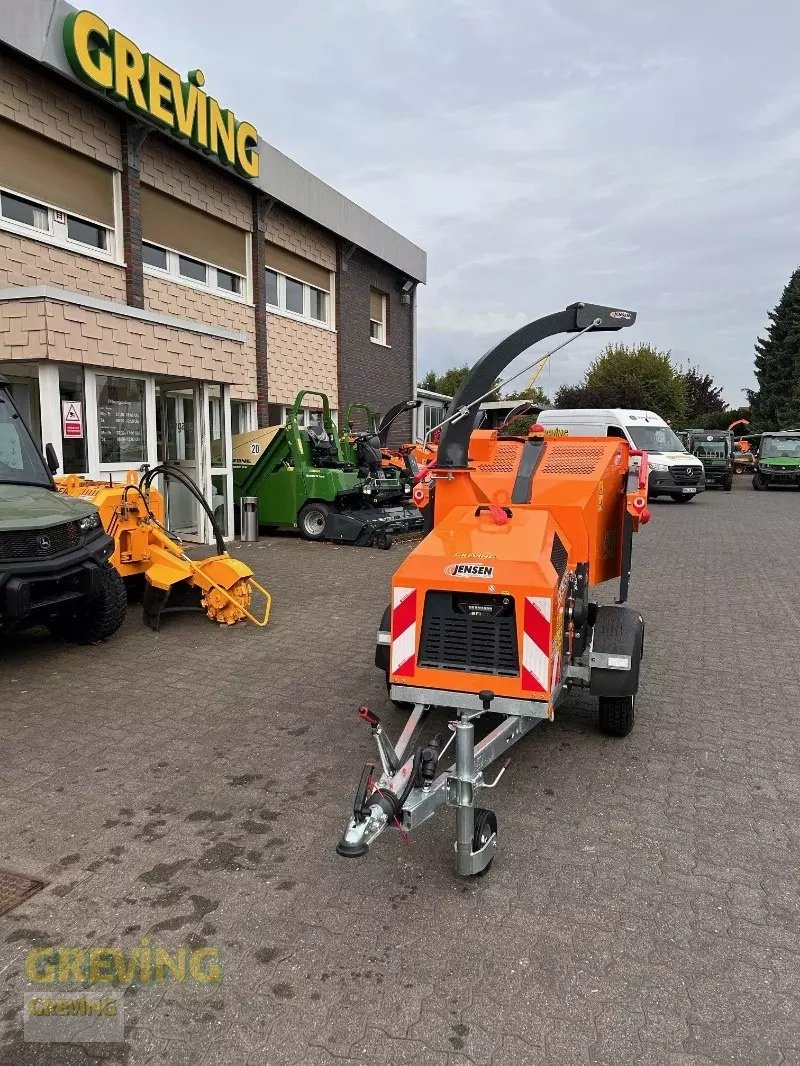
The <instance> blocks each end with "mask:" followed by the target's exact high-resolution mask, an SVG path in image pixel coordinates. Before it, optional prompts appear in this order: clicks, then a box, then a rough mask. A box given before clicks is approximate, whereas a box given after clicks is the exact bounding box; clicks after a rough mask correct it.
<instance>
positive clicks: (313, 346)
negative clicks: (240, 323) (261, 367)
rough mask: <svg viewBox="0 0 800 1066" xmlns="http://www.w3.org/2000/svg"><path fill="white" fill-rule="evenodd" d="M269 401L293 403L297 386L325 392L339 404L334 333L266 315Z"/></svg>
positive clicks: (334, 405) (280, 317)
mask: <svg viewBox="0 0 800 1066" xmlns="http://www.w3.org/2000/svg"><path fill="white" fill-rule="evenodd" d="M267 333H268V335H269V402H270V403H282V404H292V403H294V398H295V396H296V395H297V393H298V392H299V391H300V389H304V388H315V389H320V390H321V391H322V392H324V393H325V394H326V395H327V396H328V399H329V400H330V402H331V407H335V408H338V406H339V401H338V392H339V390H338V387H337V380H336V334H335V333H333V332H332V331H331V330H326V329H320V328H319V327H318V326H309V325H306V324H305V323H303V322H295V321H294V320H293V319H290V318H284V317H283V316H282V315H273V314H268V315H267Z"/></svg>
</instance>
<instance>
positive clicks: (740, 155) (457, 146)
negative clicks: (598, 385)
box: [93, 0, 800, 406]
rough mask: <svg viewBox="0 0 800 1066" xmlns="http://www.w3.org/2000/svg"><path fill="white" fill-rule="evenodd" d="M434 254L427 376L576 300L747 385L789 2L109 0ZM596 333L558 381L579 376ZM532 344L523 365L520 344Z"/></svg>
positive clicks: (779, 185)
mask: <svg viewBox="0 0 800 1066" xmlns="http://www.w3.org/2000/svg"><path fill="white" fill-rule="evenodd" d="M93 9H94V10H97V11H98V13H99V14H102V15H103V16H104V17H105V18H106V19H107V20H108V21H109V22H110V23H111V24H112V25H115V26H117V27H119V29H121V30H123V32H126V33H128V34H129V35H130V36H131V37H133V39H134V40H135V41H136V42H137V44H139V46H140V47H141V48H142V49H144V50H150V51H152V52H153V53H154V54H156V55H158V56H159V57H160V58H162V59H164V60H166V61H167V62H168V63H170V64H171V65H172V66H175V67H176V68H177V69H179V70H181V71H184V72H185V71H187V70H189V69H192V68H193V67H197V66H202V68H203V70H204V71H205V73H206V78H207V88H208V89H209V91H210V92H211V93H212V94H213V95H215V96H216V97H217V99H219V100H220V101H222V102H223V103H225V104H227V105H228V106H230V107H231V108H233V109H234V110H235V111H236V113H237V115H238V116H239V117H241V118H247V119H248V120H250V121H252V122H253V123H254V124H255V125H256V126H257V127H258V129H259V131H260V132H261V134H262V136H264V137H265V138H266V139H267V140H268V141H270V142H271V143H272V144H274V145H275V146H276V147H277V148H279V149H280V150H281V151H283V152H285V153H286V154H287V155H289V156H291V157H292V158H294V159H295V160H297V161H298V162H299V163H301V164H302V165H303V166H305V167H307V168H308V169H309V170H311V171H313V172H314V173H316V174H318V175H319V176H320V177H322V178H324V179H325V180H326V181H327V182H329V183H330V184H332V185H333V186H335V187H336V188H338V189H339V190H340V191H342V192H343V193H345V194H346V195H348V196H350V197H351V198H352V199H354V200H356V201H357V202H358V203H360V204H362V205H363V206H364V207H366V208H367V209H368V210H369V211H372V212H373V213H374V214H376V215H378V216H379V217H380V218H382V219H384V220H385V221H386V222H388V223H389V224H390V225H392V226H393V227H395V228H396V229H398V230H400V231H401V232H402V233H403V234H405V235H406V236H407V237H409V238H410V239H412V240H413V241H415V242H416V243H417V244H419V245H421V246H422V247H423V248H425V249H426V251H427V252H428V275H429V282H428V285H427V287H426V288H425V289H424V291H422V292H421V295H420V317H419V323H420V332H419V340H420V376H421V375H422V373H424V371H425V370H428V369H431V368H434V369H437V370H441V369H445V368H446V367H448V366H451V365H453V364H454V363H464V362H473V361H474V359H475V358H476V357H477V356H478V355H480V354H481V353H482V352H483V351H484V350H486V349H487V348H488V347H489V346H490V345H491V344H492V343H494V342H495V341H496V340H498V339H500V338H501V337H502V336H504V335H505V334H506V333H508V332H510V331H512V330H513V329H515V328H516V327H518V326H520V325H522V324H523V323H524V322H526V321H529V320H530V319H532V318H538V317H539V316H540V315H542V314H547V313H549V312H551V311H553V310H556V309H559V308H561V307H563V306H565V305H566V304H567V303H571V302H572V301H574V300H576V299H585V300H591V301H596V302H601V303H611V304H616V305H618V306H622V307H628V308H634V309H636V310H637V311H638V313H639V320H638V322H637V324H636V326H635V327H634V328H633V329H632V330H628V331H627V339H629V340H646V341H650V342H652V343H654V344H656V345H658V346H660V347H663V348H668V349H671V350H672V353H673V356H674V357H675V358H676V359H677V361H679V362H684V363H685V362H686V361H688V360H691V361H692V362H694V363H698V364H699V365H700V366H701V367H702V368H704V369H705V370H707V371H708V372H710V373H712V374H713V375H714V377H715V378H716V379H717V380H718V382H719V383H720V384H722V385H724V388H725V396H726V398H727V399H728V401H729V403H730V404H731V405H732V406H738V404H739V403H741V402H743V400H744V397H743V394H742V392H741V390H742V388H744V387H746V386H750V385H752V384H753V377H752V357H753V342H754V340H755V337H756V335H757V334H758V332H759V331H761V330H763V327H764V322H765V318H766V312H767V310H769V309H770V308H771V307H772V306H774V304H775V303H776V301H777V299H778V297H779V295H780V292H781V290H782V288H783V285H784V284H785V283H786V281H787V280H788V277H789V275H790V273H791V271H792V270H793V269H794V268H795V267H796V266H798V265H799V264H800V240H798V231H799V230H800V226H799V225H798V219H799V217H800V216H799V215H798V210H799V209H800V202H799V198H798V190H800V181H799V180H798V179H799V177H800V168H799V167H798V163H800V64H798V62H797V42H798V37H800V6H798V4H797V3H796V2H795V0H767V2H762V3H756V2H755V0H725V2H724V3H722V2H721V0H718V2H717V3H716V4H715V3H704V2H702V0H700V2H698V0H691V2H688V0H670V2H669V3H666V4H665V3H656V2H655V0H643V2H640V3H638V4H636V3H633V2H631V0H552V2H550V0H484V2H481V0H294V2H292V3H288V4H287V3H285V2H282V3H277V2H274V0H265V2H263V0H262V2H259V0H228V2H227V3H224V4H220V3H219V2H218V0H193V2H191V3H188V2H184V0H171V2H165V0H138V2H137V3H136V4H131V3H130V2H129V0H95V3H94V7H93ZM599 347H600V342H598V338H594V339H592V340H589V339H587V340H585V341H584V340H581V341H578V342H576V343H575V344H574V345H572V346H570V347H569V348H567V349H565V351H564V352H563V353H559V355H558V356H557V357H555V358H554V359H553V361H552V366H551V369H550V372H549V374H550V376H549V378H548V376H547V375H545V377H544V380H541V379H540V384H544V385H545V387H547V386H548V385H550V386H551V387H552V388H553V389H555V388H556V387H557V386H558V385H560V384H561V383H563V382H565V381H570V382H571V381H575V380H577V379H579V378H580V376H581V374H582V372H583V369H584V367H585V365H586V362H587V361H588V359H590V358H591V356H592V354H593V353H594V352H596V351H597V350H598V348H599ZM523 365H525V364H523Z"/></svg>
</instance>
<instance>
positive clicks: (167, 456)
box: [156, 383, 203, 541]
mask: <svg viewBox="0 0 800 1066" xmlns="http://www.w3.org/2000/svg"><path fill="white" fill-rule="evenodd" d="M199 406H200V388H199V386H196V385H195V384H194V383H186V384H178V385H172V384H170V385H166V384H158V383H157V384H156V427H157V434H158V460H159V462H161V463H164V464H165V465H166V466H171V467H174V468H175V469H176V470H181V471H183V472H184V473H185V474H187V475H188V476H189V477H190V478H191V479H192V481H193V482H194V483H195V485H198V486H202V480H201V478H200V463H199V455H200V439H199V425H198V410H199ZM159 480H160V481H162V482H164V484H162V485H161V489H162V491H163V492H164V496H165V502H166V509H167V528H168V529H171V530H172V531H173V532H174V533H177V534H178V535H179V536H181V537H183V538H185V539H186V540H196V541H202V540H203V521H202V517H201V510H200V504H199V503H198V501H197V500H196V499H195V497H194V496H193V495H192V493H191V492H189V490H188V489H187V488H186V487H185V486H183V485H181V484H180V482H179V481H177V480H175V479H174V478H160V479H159ZM201 491H202V488H201Z"/></svg>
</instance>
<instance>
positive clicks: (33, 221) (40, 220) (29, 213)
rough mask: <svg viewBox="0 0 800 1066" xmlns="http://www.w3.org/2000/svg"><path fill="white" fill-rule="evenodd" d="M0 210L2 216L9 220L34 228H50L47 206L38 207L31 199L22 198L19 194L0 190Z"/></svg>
mask: <svg viewBox="0 0 800 1066" xmlns="http://www.w3.org/2000/svg"><path fill="white" fill-rule="evenodd" d="M0 210H1V211H2V215H3V218H7V219H9V220H10V221H11V222H19V223H21V224H22V225H23V226H34V227H35V228H36V229H43V230H49V229H50V222H49V219H48V215H47V208H46V207H40V206H39V205H38V204H35V203H33V201H32V200H23V199H22V197H21V196H14V194H13V193H10V192H2V193H0Z"/></svg>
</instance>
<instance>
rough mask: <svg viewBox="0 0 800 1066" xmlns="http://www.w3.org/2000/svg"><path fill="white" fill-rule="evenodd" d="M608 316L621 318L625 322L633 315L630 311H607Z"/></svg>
mask: <svg viewBox="0 0 800 1066" xmlns="http://www.w3.org/2000/svg"><path fill="white" fill-rule="evenodd" d="M609 318H622V319H624V320H625V321H626V322H630V320H631V319H632V318H633V315H632V314H631V313H630V311H611V312H610V313H609Z"/></svg>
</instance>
